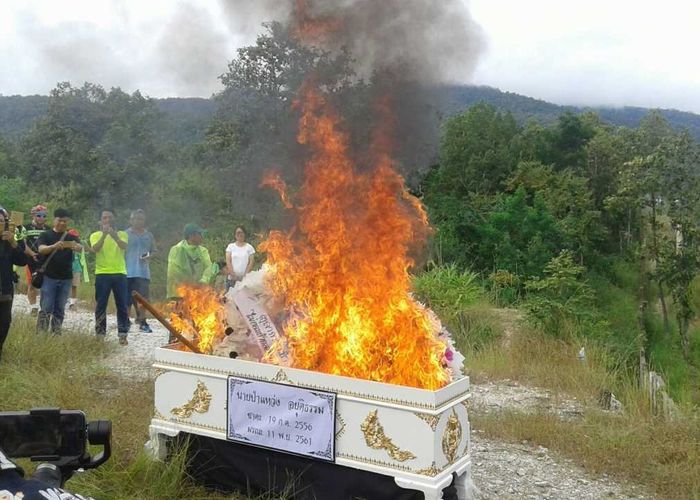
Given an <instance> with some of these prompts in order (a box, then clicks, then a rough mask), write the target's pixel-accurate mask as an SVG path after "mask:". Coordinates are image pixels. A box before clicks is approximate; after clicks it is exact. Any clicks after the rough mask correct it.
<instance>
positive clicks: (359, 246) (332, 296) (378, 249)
mask: <svg viewBox="0 0 700 500" xmlns="http://www.w3.org/2000/svg"><path fill="white" fill-rule="evenodd" d="M298 106H299V107H300V110H301V115H302V118H301V121H300V130H299V135H298V141H299V142H300V143H301V144H304V145H306V146H307V147H308V149H309V152H310V159H309V160H308V162H307V164H306V166H305V181H304V183H303V185H302V187H301V189H300V191H299V193H298V195H297V198H298V200H297V206H296V207H295V208H294V210H295V212H296V215H297V224H296V227H295V228H294V229H293V230H292V231H290V232H289V233H287V234H284V233H282V232H279V231H277V232H272V233H271V234H270V236H269V238H268V240H267V241H266V242H264V243H263V244H262V245H261V249H262V250H264V251H266V252H267V253H268V263H269V264H270V269H271V272H270V273H269V275H268V276H269V278H268V279H269V287H270V289H271V290H273V292H274V293H276V294H278V295H279V297H280V298H281V299H283V300H284V301H285V306H286V310H287V311H289V312H290V313H291V312H293V314H291V315H290V319H289V320H288V321H287V324H286V325H285V326H284V333H285V343H284V344H285V348H288V349H289V354H290V359H291V360H292V365H293V366H294V367H297V368H304V369H310V370H316V371H321V372H326V373H332V374H337V375H346V376H350V377H356V378H363V379H369V380H376V381H382V382H388V383H393V384H400V385H408V386H413V387H421V388H427V389H437V388H439V387H442V386H443V385H445V384H446V383H447V382H448V381H449V378H450V377H449V375H448V372H447V370H446V369H445V367H444V366H443V363H444V359H443V355H444V352H445V344H444V343H443V342H441V341H440V340H438V339H437V333H438V331H439V329H440V325H439V324H438V323H437V322H436V321H435V320H434V319H433V318H432V316H431V315H430V314H429V313H428V311H426V310H425V309H424V308H423V307H422V306H421V305H420V304H418V303H417V302H416V301H414V300H413V299H412V298H411V296H410V293H409V292H410V275H409V268H410V267H411V266H412V264H413V261H412V260H411V258H410V257H409V253H410V249H411V248H412V246H413V245H414V244H415V241H416V240H421V239H422V237H423V236H424V235H425V233H426V230H427V228H428V226H427V219H426V217H425V213H424V211H423V210H422V208H421V206H420V203H419V202H418V200H416V199H415V198H414V197H412V196H411V195H409V194H408V193H407V192H406V189H405V187H404V183H403V179H402V178H401V176H400V175H399V174H397V173H396V171H395V170H394V168H393V162H392V160H391V156H390V141H389V140H388V137H389V136H390V132H389V131H388V130H389V129H390V128H391V115H390V114H389V113H388V108H386V107H385V106H381V107H380V114H381V116H382V117H383V118H384V119H383V120H381V121H380V126H378V127H377V131H376V132H375V134H374V142H373V145H372V148H371V153H372V154H371V157H372V161H373V165H372V167H373V168H371V169H369V170H368V172H369V173H359V172H358V171H356V169H355V167H354V165H353V163H352V161H351V158H350V155H349V152H348V142H349V140H348V136H347V134H346V133H344V132H343V131H342V130H341V127H340V119H339V117H338V116H337V115H336V114H335V113H334V112H333V110H332V109H331V107H330V106H329V104H328V102H327V101H326V99H325V97H324V95H323V94H322V93H321V92H320V91H319V90H317V89H315V88H314V86H313V84H312V83H311V82H308V83H307V85H305V87H304V88H303V90H302V92H301V95H300V99H299V102H298ZM269 184H272V185H274V187H275V188H276V189H277V190H278V191H282V193H284V186H283V184H282V183H280V182H276V183H271V182H270V183H269ZM283 199H284V200H285V201H286V203H285V204H286V205H287V206H288V205H289V203H290V202H289V200H288V199H287V197H286V195H284V194H283ZM282 345H283V344H282V343H280V344H279V345H277V346H275V347H273V352H271V353H268V359H271V360H274V359H275V355H279V354H281V352H280V351H281V349H282V348H283V347H282ZM275 349H276V351H277V352H275V351H274V350H275Z"/></svg>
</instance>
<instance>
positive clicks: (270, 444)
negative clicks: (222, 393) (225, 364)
mask: <svg viewBox="0 0 700 500" xmlns="http://www.w3.org/2000/svg"><path fill="white" fill-rule="evenodd" d="M335 401H336V399H335V394H333V393H329V392H323V391H314V390H310V389H304V388H299V387H291V386H288V385H282V384H274V383H270V382H259V381H254V380H249V379H244V378H239V377H229V379H228V416H227V417H228V422H227V423H228V425H227V430H226V437H227V438H228V439H229V440H231V441H237V442H241V443H246V444H250V445H255V446H262V447H265V448H272V449H275V450H279V451H283V452H287V453H293V454H297V455H304V456H308V457H313V458H318V459H321V460H327V461H334V460H335Z"/></svg>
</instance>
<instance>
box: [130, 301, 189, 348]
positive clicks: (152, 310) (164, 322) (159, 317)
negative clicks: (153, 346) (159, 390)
mask: <svg viewBox="0 0 700 500" xmlns="http://www.w3.org/2000/svg"><path fill="white" fill-rule="evenodd" d="M131 296H132V297H133V298H134V300H135V301H136V302H138V303H139V305H140V306H141V307H143V308H144V309H146V310H147V311H148V312H149V313H151V314H152V315H153V317H154V318H155V319H157V320H158V321H159V322H160V324H161V325H163V326H164V327H165V328H167V329H168V331H169V332H170V333H172V334H173V335H174V336H175V337H176V338H177V339H178V340H179V341H180V342H182V343H183V344H184V345H185V346H186V347H187V348H188V349H189V350H190V351H192V352H195V353H197V354H202V351H200V350H199V349H198V348H197V346H196V345H194V344H193V343H192V342H190V341H189V340H188V339H187V337H185V336H184V335H182V334H181V333H180V332H178V331H177V329H176V328H175V327H174V326H173V325H171V324H170V322H169V321H168V320H167V319H165V316H163V315H162V314H161V313H160V311H159V310H158V309H156V308H155V307H153V306H152V305H151V303H150V302H148V301H147V300H146V299H145V298H144V297H143V295H141V294H140V293H139V292H132V294H131Z"/></svg>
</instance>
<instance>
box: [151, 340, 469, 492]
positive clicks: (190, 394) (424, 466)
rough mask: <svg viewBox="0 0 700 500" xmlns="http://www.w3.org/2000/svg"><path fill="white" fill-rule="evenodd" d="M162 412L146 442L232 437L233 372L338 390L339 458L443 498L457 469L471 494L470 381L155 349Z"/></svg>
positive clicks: (159, 449) (461, 486)
mask: <svg viewBox="0 0 700 500" xmlns="http://www.w3.org/2000/svg"><path fill="white" fill-rule="evenodd" d="M153 366H154V367H155V369H156V379H155V411H154V417H153V420H152V421H151V426H150V432H151V440H150V441H149V444H148V445H147V447H148V448H149V449H150V451H151V452H152V453H153V454H154V455H156V456H161V457H162V454H163V453H164V450H163V440H164V439H166V438H165V437H166V436H175V435H177V434H178V433H179V432H181V431H184V432H188V433H193V434H199V435H203V436H209V437H213V438H216V439H221V440H226V422H227V408H226V405H227V393H228V391H227V381H228V377H229V376H235V377H240V378H247V379H251V380H257V381H266V382H276V383H282V384H288V385H292V386H297V387H302V388H306V389H312V390H321V391H326V392H332V393H335V394H337V399H336V431H335V435H336V442H335V463H336V464H338V465H342V466H346V467H353V468H356V469H362V470H366V471H370V472H374V473H378V474H383V475H388V476H393V477H394V478H395V481H396V483H397V484H398V485H399V486H401V487H404V488H408V489H415V490H420V491H423V492H424V493H425V497H426V499H439V498H441V497H442V496H441V495H442V493H441V492H442V490H443V489H444V488H445V487H446V486H448V485H449V484H450V483H451V482H452V475H453V473H456V474H457V481H456V484H457V489H458V494H459V497H460V499H466V498H471V480H470V476H471V474H470V472H471V467H470V439H469V434H470V432H469V431H470V429H469V419H468V414H467V399H468V398H469V379H468V377H464V378H462V379H460V380H457V381H455V382H453V383H451V384H449V385H448V386H446V387H443V388H442V389H440V390H437V391H430V390H425V389H415V388H412V387H404V386H397V385H391V384H385V383H380V382H371V381H367V380H358V379H354V378H349V377H341V376H337V375H327V374H324V373H317V372H311V371H306V370H299V369H294V368H281V367H279V366H276V365H270V364H263V363H256V362H250V361H242V360H235V359H228V358H224V357H219V356H208V355H202V354H193V353H191V352H185V351H180V350H177V349H173V348H170V347H164V348H159V349H156V352H155V363H154V365H153Z"/></svg>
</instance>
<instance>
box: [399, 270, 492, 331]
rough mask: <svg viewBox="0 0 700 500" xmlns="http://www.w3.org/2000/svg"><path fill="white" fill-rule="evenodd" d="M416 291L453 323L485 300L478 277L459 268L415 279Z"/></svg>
mask: <svg viewBox="0 0 700 500" xmlns="http://www.w3.org/2000/svg"><path fill="white" fill-rule="evenodd" d="M413 288H414V291H415V293H416V295H417V296H418V298H419V299H420V300H422V301H423V302H424V303H425V304H426V305H427V306H428V307H430V308H431V309H433V310H434V311H435V312H436V313H437V315H438V316H439V317H440V318H441V319H442V320H443V321H447V322H449V321H450V320H452V319H454V318H456V317H457V316H458V315H459V314H461V313H462V312H463V311H464V310H465V309H466V308H467V307H469V306H470V305H472V304H474V303H476V302H478V301H479V300H481V299H483V298H484V290H483V288H482V287H481V285H480V283H479V277H478V275H476V274H474V273H472V272H470V271H460V270H459V269H457V267H456V266H455V265H448V266H437V267H434V268H432V269H430V270H429V271H426V272H424V273H421V274H419V275H418V276H415V277H414V279H413Z"/></svg>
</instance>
